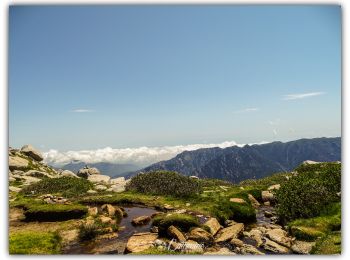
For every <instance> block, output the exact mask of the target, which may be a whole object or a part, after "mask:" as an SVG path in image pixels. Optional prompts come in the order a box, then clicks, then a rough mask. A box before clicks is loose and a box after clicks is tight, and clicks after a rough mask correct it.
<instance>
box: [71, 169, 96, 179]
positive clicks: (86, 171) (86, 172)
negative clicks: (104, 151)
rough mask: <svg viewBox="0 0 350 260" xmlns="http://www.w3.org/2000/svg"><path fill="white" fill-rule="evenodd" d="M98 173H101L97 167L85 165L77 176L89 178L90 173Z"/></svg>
mask: <svg viewBox="0 0 350 260" xmlns="http://www.w3.org/2000/svg"><path fill="white" fill-rule="evenodd" d="M96 174H101V173H100V171H99V170H98V169H97V168H90V167H89V166H85V167H84V168H82V169H80V170H79V171H78V173H77V176H79V177H83V178H86V179H87V178H88V177H89V176H90V175H96Z"/></svg>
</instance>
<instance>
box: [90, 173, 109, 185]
mask: <svg viewBox="0 0 350 260" xmlns="http://www.w3.org/2000/svg"><path fill="white" fill-rule="evenodd" d="M110 178H111V177H109V176H107V175H101V174H93V175H89V176H88V177H87V179H88V181H90V182H92V183H104V184H107V183H108V182H109V180H110Z"/></svg>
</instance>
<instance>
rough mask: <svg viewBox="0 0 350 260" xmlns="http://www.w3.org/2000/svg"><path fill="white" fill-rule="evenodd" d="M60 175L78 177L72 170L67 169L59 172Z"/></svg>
mask: <svg viewBox="0 0 350 260" xmlns="http://www.w3.org/2000/svg"><path fill="white" fill-rule="evenodd" d="M59 176H60V177H73V178H79V177H78V176H77V175H76V174H75V173H74V172H72V171H69V170H64V171H62V172H61V173H60V174H59Z"/></svg>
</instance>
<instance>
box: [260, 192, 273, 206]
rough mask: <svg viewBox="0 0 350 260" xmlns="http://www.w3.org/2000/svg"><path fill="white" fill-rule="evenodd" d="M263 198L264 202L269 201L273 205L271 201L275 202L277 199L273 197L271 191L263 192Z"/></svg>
mask: <svg viewBox="0 0 350 260" xmlns="http://www.w3.org/2000/svg"><path fill="white" fill-rule="evenodd" d="M261 197H262V200H263V201H264V202H265V201H269V202H270V203H271V201H274V200H275V197H274V196H273V193H272V192H271V191H268V190H263V191H262V192H261Z"/></svg>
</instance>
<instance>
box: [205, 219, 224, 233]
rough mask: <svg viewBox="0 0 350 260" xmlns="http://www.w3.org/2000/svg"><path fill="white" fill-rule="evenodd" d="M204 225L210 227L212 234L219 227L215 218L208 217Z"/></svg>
mask: <svg viewBox="0 0 350 260" xmlns="http://www.w3.org/2000/svg"><path fill="white" fill-rule="evenodd" d="M204 225H205V226H207V227H208V228H209V229H210V233H211V234H212V235H213V236H214V235H215V234H216V233H217V232H218V231H219V230H220V229H221V225H220V223H219V221H218V220H217V219H216V218H210V219H209V220H208V221H207V222H205V223H204Z"/></svg>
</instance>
